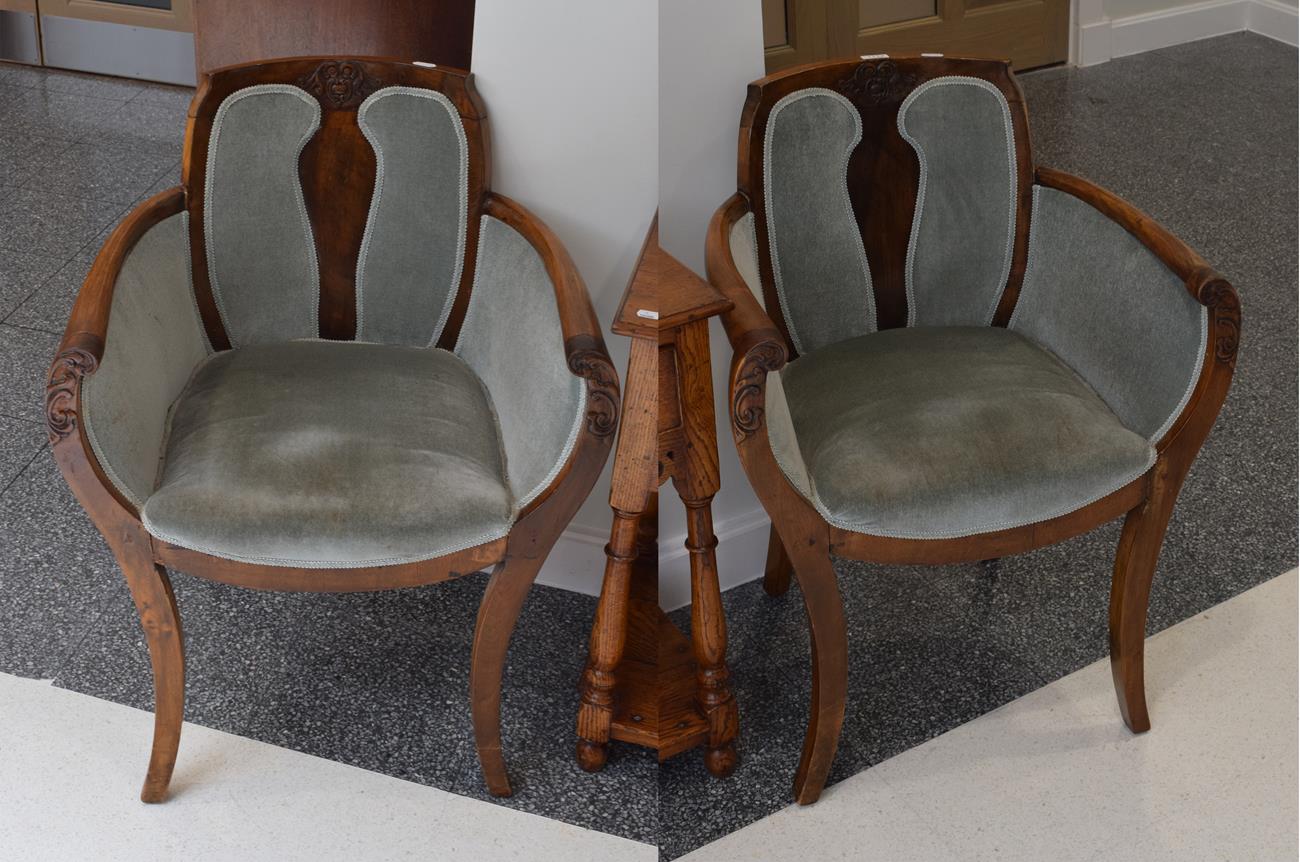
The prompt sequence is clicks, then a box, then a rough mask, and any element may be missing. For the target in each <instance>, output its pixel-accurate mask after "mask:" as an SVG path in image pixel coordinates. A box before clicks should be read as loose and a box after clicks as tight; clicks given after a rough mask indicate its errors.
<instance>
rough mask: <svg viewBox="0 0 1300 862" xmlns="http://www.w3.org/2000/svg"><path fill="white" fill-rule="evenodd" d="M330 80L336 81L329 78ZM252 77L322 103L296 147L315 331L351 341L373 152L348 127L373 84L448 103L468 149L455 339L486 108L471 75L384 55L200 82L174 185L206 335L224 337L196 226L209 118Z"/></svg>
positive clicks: (248, 69)
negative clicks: (430, 93) (310, 242)
mask: <svg viewBox="0 0 1300 862" xmlns="http://www.w3.org/2000/svg"><path fill="white" fill-rule="evenodd" d="M340 66H346V67H347V68H349V69H353V70H355V71H354V77H353V78H351V79H350V80H351V81H352V83H351V84H350V85H349V86H350V89H348V90H347V91H346V93H344V94H343V98H337V97H336V96H337V91H336V90H334V89H331V88H329V87H318V86H317V85H316V83H315V82H316V81H319V80H320V79H321V78H322V77H328V76H326V73H325V72H324V71H323V70H326V69H330V68H338V67H340ZM331 80H337V75H335V76H334V77H333V78H331ZM259 84H292V85H294V86H299V87H303V88H304V89H308V90H309V92H311V93H312V95H314V96H316V99H317V101H318V102H319V104H320V106H321V127H320V129H318V130H317V132H316V134H315V135H314V136H313V138H312V139H311V141H309V142H308V144H307V146H306V147H305V148H304V150H303V153H302V155H301V157H300V159H299V164H298V175H299V179H300V180H301V182H302V190H303V198H304V202H305V203H306V206H307V213H308V217H309V219H310V221H311V225H312V234H313V238H314V241H315V245H316V252H317V258H318V261H319V266H320V318H319V319H320V335H321V336H322V337H325V338H333V339H350V338H352V337H353V336H354V334H355V329H356V290H355V278H356V269H357V259H358V257H359V256H360V253H361V240H362V237H363V235H364V233H365V224H366V220H367V218H368V216H369V213H370V202H371V198H372V196H373V194H374V177H375V154H374V150H373V148H372V147H371V146H370V143H369V141H367V140H366V139H365V137H364V135H362V134H361V132H360V129H359V128H357V125H356V111H357V108H358V107H359V106H360V101H361V97H362V94H364V93H368V92H373V91H374V90H376V89H379V88H380V87H387V86H405V87H420V88H424V89H430V90H436V91H438V92H440V93H442V94H443V95H445V96H446V97H447V98H448V99H450V100H451V103H452V104H453V105H454V106H455V108H456V110H457V112H458V113H459V115H460V119H461V124H462V126H463V127H464V129H465V138H466V142H467V147H468V159H469V165H468V183H469V194H468V217H467V220H466V225H465V228H466V237H465V258H464V266H463V267H462V272H461V281H460V284H459V285H458V287H457V291H456V295H455V297H454V299H453V301H452V308H451V312H450V314H449V316H448V319H447V324H446V326H445V327H444V328H443V332H442V335H441V336H440V337H439V340H438V344H439V346H441V347H444V348H448V349H449V348H451V347H452V346H454V345H455V342H456V337H457V335H459V333H460V326H461V323H462V322H463V321H464V318H465V310H466V309H467V308H468V307H469V295H470V291H471V290H472V287H473V283H474V264H475V262H476V261H477V259H478V255H477V250H478V231H479V217H480V215H481V214H482V212H483V206H484V201H485V197H486V195H487V189H488V185H489V182H490V172H491V170H490V165H489V156H488V153H489V145H488V137H489V133H488V128H487V112H486V111H485V110H484V108H483V104H482V100H481V99H480V98H479V96H478V93H477V91H476V89H475V87H474V81H473V77H472V76H471V75H470V74H469V73H467V72H462V71H460V70H457V69H452V68H443V67H439V68H430V67H428V66H419V65H415V64H414V63H412V62H408V61H403V60H395V59H391V58H384V57H324V56H314V57H292V58H288V59H284V60H271V61H265V62H257V63H251V64H248V65H243V66H233V67H226V68H220V69H215V70H213V71H211V72H210V73H208V74H207V75H205V76H204V77H203V79H202V80H201V81H200V82H199V87H198V90H197V92H196V93H195V96H194V100H193V101H192V102H191V103H190V111H189V117H188V121H187V125H186V134H185V151H184V156H183V158H182V161H181V183H182V185H183V186H184V188H185V201H186V209H187V210H188V211H189V213H190V253H191V260H192V271H193V278H194V292H195V297H196V299H197V301H198V305H199V312H200V315H201V317H202V318H203V323H204V327H205V329H206V330H207V333H208V339H209V341H210V342H211V343H212V345H213V347H214V348H216V349H218V350H221V349H225V348H228V347H229V346H230V340H229V337H228V336H227V334H226V332H225V327H224V326H223V324H222V321H221V315H220V313H219V312H218V310H217V305H216V300H215V297H214V296H213V294H212V285H211V282H210V280H209V275H208V267H207V259H208V258H207V246H206V243H207V238H206V235H205V233H204V229H203V207H204V200H205V194H206V188H205V173H206V167H207V163H208V149H209V146H210V143H211V135H212V123H213V120H214V119H215V118H216V114H217V110H218V109H219V108H220V107H221V103H222V102H223V101H225V99H226V97H227V96H229V95H230V94H232V93H234V92H236V91H237V90H241V89H243V88H245V87H251V86H256V85H259Z"/></svg>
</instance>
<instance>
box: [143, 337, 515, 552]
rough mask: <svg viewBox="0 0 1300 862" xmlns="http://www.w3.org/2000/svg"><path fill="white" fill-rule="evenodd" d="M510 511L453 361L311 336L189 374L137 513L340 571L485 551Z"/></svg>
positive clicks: (159, 530) (185, 539)
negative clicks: (154, 480) (153, 482)
mask: <svg viewBox="0 0 1300 862" xmlns="http://www.w3.org/2000/svg"><path fill="white" fill-rule="evenodd" d="M513 513H514V506H513V500H512V496H511V493H510V488H509V486H508V484H507V483H506V480H505V475H504V464H503V463H502V457H501V443H500V439H499V436H498V432H497V426H496V421H495V419H494V418H493V414H492V406H491V404H490V403H489V400H488V396H487V394H486V392H485V391H484V389H483V386H482V384H481V383H480V381H479V380H478V378H477V377H476V376H475V374H474V372H473V371H472V370H471V369H470V368H469V366H468V365H466V364H465V363H464V362H463V361H462V360H461V359H460V358H458V357H457V356H455V355H454V354H452V353H449V352H447V351H443V350H435V349H421V348H411V347H400V346H381V345H374V344H366V343H362V342H334V341H315V340H307V341H292V342H281V343H277V344H265V345H254V346H250V347H243V348H239V349H237V350H231V351H225V352H222V353H218V354H215V355H214V356H213V357H212V358H211V359H209V360H208V361H207V362H206V363H205V364H203V365H202V366H201V367H200V368H199V370H198V371H197V372H196V373H195V375H194V378H193V380H192V382H191V383H190V384H189V386H188V387H187V388H186V389H185V391H184V393H183V394H182V395H181V397H180V400H179V401H178V402H177V404H176V407H175V408H174V411H173V416H172V419H171V430H170V434H169V438H168V441H167V446H166V456H165V464H164V468H163V473H162V479H161V483H160V484H159V487H158V489H157V491H155V492H154V493H153V495H152V496H150V497H149V498H148V500H146V501H145V505H144V509H143V512H142V517H143V521H144V524H145V527H146V529H148V530H149V532H150V533H151V534H153V535H154V536H157V537H159V538H161V539H163V540H165V541H168V542H171V543H173V544H177V545H181V546H183V547H186V548H191V549H194V550H198V551H203V552H205V553H208V554H212V555H215V556H219V557H225V558H228V559H232V560H240V561H244V562H254V563H265V564H270V565H286V566H303V567H314V568H345V567H351V566H375V565H388V564H395V563H401V562H408V561H415V560H421V559H427V558H431V557H437V556H441V555H444V554H448V553H451V552H453V551H457V550H461V549H464V548H468V547H472V546H474V545H478V544H482V543H484V542H487V541H490V540H493V539H497V538H500V537H502V536H505V535H506V533H507V532H508V531H509V529H510V525H511V523H512V519H513Z"/></svg>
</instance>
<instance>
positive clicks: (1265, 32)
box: [1246, 0, 1300, 47]
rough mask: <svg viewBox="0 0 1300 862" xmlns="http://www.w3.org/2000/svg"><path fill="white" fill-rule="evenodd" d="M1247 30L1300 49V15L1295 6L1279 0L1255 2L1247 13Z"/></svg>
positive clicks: (1259, 0) (1256, 0)
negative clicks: (1299, 34) (1298, 35)
mask: <svg viewBox="0 0 1300 862" xmlns="http://www.w3.org/2000/svg"><path fill="white" fill-rule="evenodd" d="M1246 29H1247V30H1249V31H1250V32H1252V33H1258V34H1260V35H1261V36H1267V37H1269V38H1270V39H1276V40H1277V41H1279V42H1285V43H1286V44H1288V45H1290V46H1292V47H1300V38H1297V35H1296V31H1297V30H1300V15H1298V14H1297V12H1296V8H1295V7H1294V6H1288V5H1286V4H1285V3H1279V2H1277V0H1254V2H1252V3H1251V4H1250V9H1249V10H1248V11H1247V17H1246Z"/></svg>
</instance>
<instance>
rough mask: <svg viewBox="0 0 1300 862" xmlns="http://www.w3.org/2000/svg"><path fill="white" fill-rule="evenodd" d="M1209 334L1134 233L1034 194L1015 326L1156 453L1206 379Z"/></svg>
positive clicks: (1057, 194) (1056, 194)
mask: <svg viewBox="0 0 1300 862" xmlns="http://www.w3.org/2000/svg"><path fill="white" fill-rule="evenodd" d="M1103 308H1104V309H1105V310H1106V313H1105V314H1101V313H1099V310H1100V309H1103ZM1206 325H1207V320H1206V311H1205V308H1204V307H1203V306H1201V304H1200V303H1198V302H1197V301H1196V300H1195V299H1193V298H1192V297H1191V296H1190V295H1189V294H1188V293H1187V291H1186V289H1185V288H1184V287H1183V284H1182V281H1181V280H1180V279H1179V278H1178V277H1177V276H1176V275H1174V274H1173V273H1172V272H1170V271H1169V270H1168V269H1167V268H1166V267H1165V265H1164V264H1163V263H1161V262H1160V260H1159V258H1157V257H1156V256H1155V255H1154V254H1152V253H1151V252H1150V251H1149V250H1148V249H1147V248H1146V246H1144V245H1142V243H1140V242H1139V241H1138V240H1137V239H1136V238H1134V237H1133V236H1132V235H1131V234H1129V233H1128V231H1126V230H1124V228H1122V227H1120V226H1119V225H1117V224H1116V223H1115V222H1113V221H1111V220H1110V219H1109V218H1107V217H1106V216H1105V215H1103V214H1102V213H1100V212H1098V211H1097V210H1095V209H1093V208H1092V207H1091V206H1089V205H1088V204H1086V203H1084V202H1083V201H1081V200H1079V199H1078V198H1076V197H1074V196H1072V195H1069V194H1067V193H1065V192H1062V191H1057V190H1056V189H1050V188H1046V187H1043V186H1035V187H1034V210H1033V221H1032V224H1031V227H1030V232H1029V264H1028V267H1027V269H1026V270H1025V281H1024V286H1023V287H1022V288H1021V291H1020V300H1019V302H1018V303H1017V305H1016V311H1015V314H1014V315H1013V316H1012V318H1011V323H1010V326H1011V328H1012V329H1014V330H1017V331H1019V332H1021V333H1023V334H1025V335H1027V336H1029V337H1030V338H1032V339H1034V340H1035V341H1037V342H1038V343H1040V344H1042V345H1043V346H1045V347H1047V348H1049V349H1050V350H1051V351H1052V352H1054V353H1055V354H1056V355H1057V356H1059V357H1060V358H1061V359H1062V360H1064V361H1065V363H1066V364H1067V365H1069V366H1070V367H1071V368H1073V369H1074V370H1075V371H1076V372H1078V373H1079V375H1080V376H1082V377H1083V378H1084V380H1086V381H1087V382H1088V384H1089V385H1090V386H1092V388H1093V389H1094V390H1096V391H1097V394H1099V395H1100V396H1101V397H1102V399H1103V400H1105V402H1106V403H1107V405H1109V406H1110V408H1111V410H1113V411H1115V414H1116V415H1117V416H1119V418H1120V421H1122V422H1123V423H1124V425H1125V426H1127V427H1128V428H1129V429H1130V430H1132V431H1135V432H1137V433H1138V434H1141V435H1142V436H1144V437H1146V438H1147V439H1148V440H1150V441H1151V442H1153V443H1154V442H1156V441H1158V440H1159V439H1160V438H1161V437H1163V436H1164V433H1165V432H1166V431H1168V430H1169V427H1170V426H1171V425H1172V423H1173V421H1174V420H1175V419H1176V418H1177V417H1178V414H1179V413H1180V412H1182V409H1183V406H1184V405H1186V403H1187V400H1188V399H1189V398H1190V397H1191V393H1192V388H1193V387H1194V385H1195V383H1196V380H1197V377H1198V376H1199V374H1200V367H1201V362H1202V360H1203V357H1204V355H1205V339H1206Z"/></svg>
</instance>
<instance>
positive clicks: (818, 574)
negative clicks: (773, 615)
mask: <svg viewBox="0 0 1300 862" xmlns="http://www.w3.org/2000/svg"><path fill="white" fill-rule="evenodd" d="M819 532H820V533H822V534H824V532H825V528H824V527H823V528H822V529H821V530H820V531H819ZM787 547H790V546H787ZM791 556H792V558H793V563H794V574H795V577H797V578H798V579H799V589H800V592H802V593H803V599H804V607H805V609H806V610H807V612H808V632H809V635H810V641H811V644H812V670H813V679H812V704H811V712H810V716H809V719H808V730H807V733H806V734H805V736H804V743H803V754H802V755H801V756H800V758H799V769H798V771H797V772H796V773H795V779H794V796H795V801H796V802H798V803H799V804H800V805H810V804H812V803H813V802H816V801H817V799H818V797H819V796H821V792H822V788H823V787H824V786H825V784H826V774H827V773H828V772H829V771H830V768H831V761H832V760H834V759H835V749H836V747H837V746H838V745H839V741H840V727H841V726H842V725H843V723H844V702H845V696H846V693H847V691H848V680H849V672H848V640H847V636H846V633H845V626H844V606H843V603H842V602H841V600H840V591H839V587H838V585H837V584H836V583H835V569H834V567H833V566H832V564H831V557H830V549H829V547H828V545H827V543H826V539H825V538H824V535H823V537H822V538H820V539H811V540H808V541H805V542H803V543H800V544H799V545H797V546H793V547H791Z"/></svg>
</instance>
